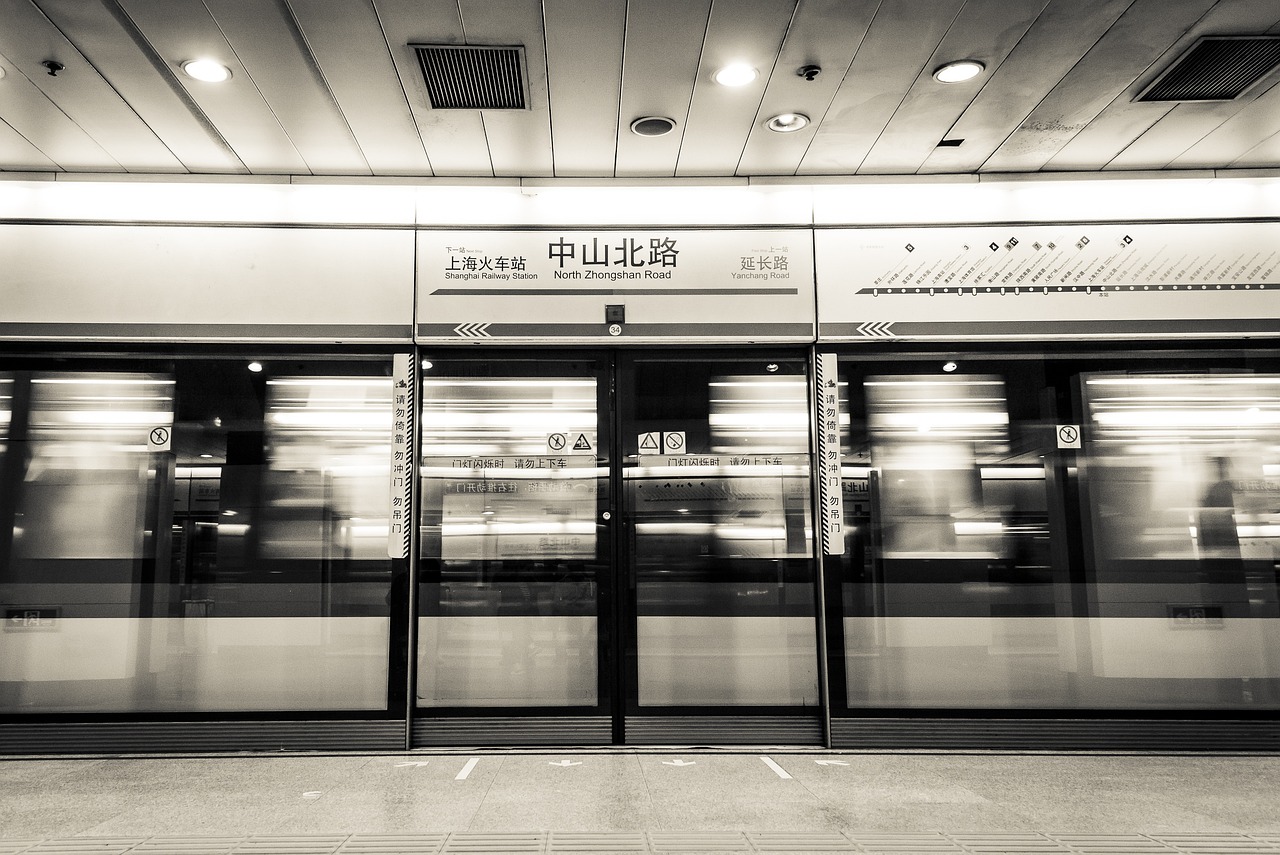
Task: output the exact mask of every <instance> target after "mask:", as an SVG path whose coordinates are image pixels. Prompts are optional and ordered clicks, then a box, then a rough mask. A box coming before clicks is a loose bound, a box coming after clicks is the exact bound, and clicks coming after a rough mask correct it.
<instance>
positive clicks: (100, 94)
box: [0, 0, 184, 172]
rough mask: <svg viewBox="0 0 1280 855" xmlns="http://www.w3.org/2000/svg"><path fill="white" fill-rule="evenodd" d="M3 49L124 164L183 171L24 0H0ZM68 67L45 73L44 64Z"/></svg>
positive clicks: (94, 71) (144, 169) (139, 168)
mask: <svg viewBox="0 0 1280 855" xmlns="http://www.w3.org/2000/svg"><path fill="white" fill-rule="evenodd" d="M0 20H2V21H4V26H3V27H0V53H3V54H4V55H5V56H7V57H8V58H9V60H10V61H11V62H13V63H14V65H15V66H17V67H18V68H20V69H21V70H22V73H23V75H24V76H26V77H27V79H28V80H29V81H30V82H31V84H32V85H33V86H34V87H35V88H37V89H39V90H40V91H41V92H42V93H44V95H45V97H46V98H48V99H49V100H50V101H51V102H53V104H55V105H56V107H57V109H58V110H60V111H61V112H62V113H64V114H65V115H66V117H67V118H68V119H70V120H71V121H72V122H74V123H75V124H76V125H77V126H78V127H80V128H81V129H82V130H83V131H84V133H85V134H86V135H88V136H89V137H90V138H92V140H93V141H94V144H95V145H96V147H98V148H100V149H101V150H102V151H103V152H105V153H106V155H107V157H108V158H109V159H110V160H111V161H113V162H114V163H116V164H119V166H120V167H121V168H124V169H128V170H132V171H135V172H181V171H184V168H183V166H182V164H181V163H180V162H179V161H178V159H177V158H176V157H174V155H173V152H171V151H169V149H167V148H166V147H165V146H164V144H163V143H162V142H161V141H160V140H159V139H158V138H157V137H156V135H155V134H154V133H152V131H151V129H150V128H149V127H147V125H146V123H145V122H143V121H142V119H140V118H139V117H138V115H137V113H135V112H133V110H131V109H130V108H129V105H128V104H126V103H125V102H124V101H123V100H121V98H120V96H119V95H118V94H116V92H115V90H114V89H112V88H111V86H110V85H109V84H108V83H107V81H105V80H103V79H102V76H101V75H100V74H99V73H98V71H97V69H95V68H94V67H93V66H92V65H91V64H90V63H89V62H87V61H86V60H85V58H84V56H82V55H81V54H80V52H79V51H78V50H77V49H76V47H75V45H73V44H72V43H71V42H70V41H68V40H67V38H66V36H64V35H63V34H62V33H61V32H60V31H59V30H58V28H57V27H56V26H54V24H53V22H52V21H50V20H49V19H48V18H47V17H46V16H45V15H44V14H43V13H42V12H41V11H40V10H38V9H36V8H35V7H34V6H32V5H31V4H30V3H28V2H26V0H0ZM46 60H55V61H57V62H60V63H62V64H63V65H64V66H65V68H64V69H63V70H62V71H60V72H58V74H57V75H56V76H55V75H51V74H48V73H45V69H44V67H43V66H41V62H44V61H46Z"/></svg>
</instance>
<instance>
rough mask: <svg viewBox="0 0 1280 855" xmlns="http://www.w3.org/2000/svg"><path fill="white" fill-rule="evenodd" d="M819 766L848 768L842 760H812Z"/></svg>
mask: <svg viewBox="0 0 1280 855" xmlns="http://www.w3.org/2000/svg"><path fill="white" fill-rule="evenodd" d="M813 762H814V763H817V764H818V765H819V766H848V765H849V764H848V763H846V762H844V761H843V760H814V761H813Z"/></svg>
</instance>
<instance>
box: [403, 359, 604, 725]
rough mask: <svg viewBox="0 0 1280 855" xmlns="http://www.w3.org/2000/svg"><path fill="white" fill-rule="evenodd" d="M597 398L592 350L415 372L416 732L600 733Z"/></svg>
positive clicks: (600, 395) (600, 450)
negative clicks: (581, 355) (419, 386)
mask: <svg viewBox="0 0 1280 855" xmlns="http://www.w3.org/2000/svg"><path fill="white" fill-rule="evenodd" d="M424 365H425V363H424ZM607 394H608V383H607V382H606V375H605V374H604V371H603V368H602V366H601V365H599V364H597V363H595V362H592V361H557V360H554V359H536V358H535V359H526V360H518V359H517V360H509V359H489V360H483V361H470V360H465V359H442V358H434V357H433V364H431V367H430V368H424V371H423V404H422V460H421V469H420V474H421V482H420V483H421V487H420V489H421V507H422V515H421V547H420V567H419V577H418V578H419V585H418V611H417V614H418V617H417V631H418V644H417V697H416V705H417V707H418V709H419V718H418V722H417V725H416V734H417V737H416V738H417V739H418V740H419V741H420V742H422V743H424V744H433V743H434V744H439V743H442V742H443V743H448V742H450V741H455V740H460V741H464V742H465V741H467V740H472V741H475V740H476V739H477V735H478V738H479V739H480V741H483V742H487V743H490V744H501V743H504V742H509V743H528V742H539V741H555V742H562V743H564V742H609V741H610V740H611V738H612V735H613V734H612V726H611V718H610V715H611V704H612V693H613V688H614V687H613V686H612V685H611V676H610V674H611V672H610V665H611V662H610V652H609V651H610V643H611V639H610V638H609V637H608V634H607V633H608V624H607V619H608V614H609V606H608V603H609V596H610V593H611V578H610V572H609V571H610V568H611V553H612V541H611V537H610V529H609V518H610V517H611V514H609V512H608V509H609V470H608V459H609V458H608V435H607V433H608V432H607V424H608V422H607V413H608V398H607ZM566 717H569V718H572V719H573V720H574V721H575V722H576V726H575V729H576V732H574V731H571V730H567V729H566V728H567V725H566V724H565V722H564V719H565V718H566Z"/></svg>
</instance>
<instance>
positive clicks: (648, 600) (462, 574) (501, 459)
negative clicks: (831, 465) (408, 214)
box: [414, 352, 820, 745]
mask: <svg viewBox="0 0 1280 855" xmlns="http://www.w3.org/2000/svg"><path fill="white" fill-rule="evenodd" d="M437 357H438V355H437V354H431V355H429V357H428V359H429V361H430V366H431V367H430V368H427V369H425V370H424V372H423V406H422V457H421V468H420V492H421V508H422V511H421V529H420V532H421V534H420V541H421V548H420V566H419V577H418V579H419V584H418V593H417V597H418V608H417V623H416V627H417V634H418V641H417V646H416V669H417V677H416V700H415V703H416V707H417V718H416V721H415V724H414V738H415V740H416V741H417V744H421V745H440V744H475V743H476V742H485V743H489V744H503V743H507V744H529V743H537V742H543V743H558V744H582V743H609V742H614V743H618V742H626V743H645V742H654V741H663V742H670V741H679V742H694V741H696V742H711V743H716V744H734V743H747V742H761V741H768V742H774V743H777V742H792V743H803V742H807V743H812V742H817V741H818V740H819V738H820V726H819V723H818V714H819V703H820V700H819V692H818V674H817V652H816V643H817V631H816V623H815V615H816V609H815V595H816V591H815V588H814V565H813V556H812V549H811V542H812V535H813V531H812V521H811V513H810V508H811V505H812V497H811V495H810V483H809V477H808V472H809V454H808V443H809V434H808V425H809V417H808V406H809V405H808V391H807V377H806V361H805V359H804V358H803V357H802V356H794V355H793V356H791V357H790V358H785V359H784V358H774V357H773V356H771V355H769V354H765V355H761V356H745V357H742V358H731V357H726V356H725V355H723V352H717V353H716V354H714V355H712V356H710V357H709V358H700V357H696V356H684V357H681V358H678V359H677V358H671V357H653V358H649V357H646V356H643V355H636V356H629V355H626V354H602V355H600V356H599V357H597V358H583V359H573V358H567V357H559V356H556V355H555V354H551V355H538V354H532V355H529V354H512V353H508V352H502V353H496V354H487V355H485V356H482V357H470V356H467V357H465V358H464V357H458V358H437ZM615 450H620V451H621V454H615V453H614V452H615Z"/></svg>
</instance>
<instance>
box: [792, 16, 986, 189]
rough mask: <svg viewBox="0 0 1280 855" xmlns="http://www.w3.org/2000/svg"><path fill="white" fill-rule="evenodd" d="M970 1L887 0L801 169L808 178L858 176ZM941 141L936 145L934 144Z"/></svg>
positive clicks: (814, 137) (816, 135) (876, 17)
mask: <svg viewBox="0 0 1280 855" xmlns="http://www.w3.org/2000/svg"><path fill="white" fill-rule="evenodd" d="M963 4H964V0H936V2H932V3H930V4H929V10H930V14H929V15H928V16H924V17H922V16H921V15H920V8H919V3H917V2H915V0H884V2H882V3H881V4H880V8H879V10H877V12H876V16H875V20H873V21H872V22H871V29H870V30H869V31H868V32H867V37H866V38H865V39H863V41H862V45H861V47H859V48H858V53H857V55H856V56H854V58H853V63H852V65H850V66H849V70H848V72H847V73H846V74H845V78H844V82H843V84H842V85H841V87H840V89H839V91H838V92H837V93H836V97H835V100H834V101H833V102H832V104H831V108H830V109H829V110H828V111H827V114H826V116H824V117H823V121H822V127H820V128H819V129H818V132H817V133H816V134H814V135H813V142H812V144H811V145H810V146H809V150H808V151H807V152H806V153H805V156H804V160H803V161H802V162H801V164H800V173H801V174H804V175H830V174H841V173H855V172H857V171H858V169H859V167H861V166H862V162H863V160H865V159H866V156H867V153H868V152H870V151H871V149H872V147H873V146H875V143H876V140H877V139H878V138H879V137H880V134H881V132H882V131H883V130H884V128H885V127H886V126H887V125H888V124H889V122H890V121H891V120H892V119H893V116H894V114H895V113H896V112H897V111H898V108H899V106H901V104H902V102H903V99H904V98H906V96H907V93H908V92H909V91H910V90H911V87H912V86H913V85H914V84H915V82H916V80H917V78H919V76H920V72H921V71H922V70H924V68H925V67H926V66H927V65H928V62H929V58H930V57H932V56H933V54H934V52H935V50H936V49H937V47H938V43H939V42H941V41H942V38H943V37H944V36H945V35H946V32H947V30H948V29H949V28H950V27H951V23H952V21H954V20H955V17H956V15H957V14H958V13H959V11H960V8H961V6H963ZM934 142H936V140H935V141H934Z"/></svg>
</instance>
